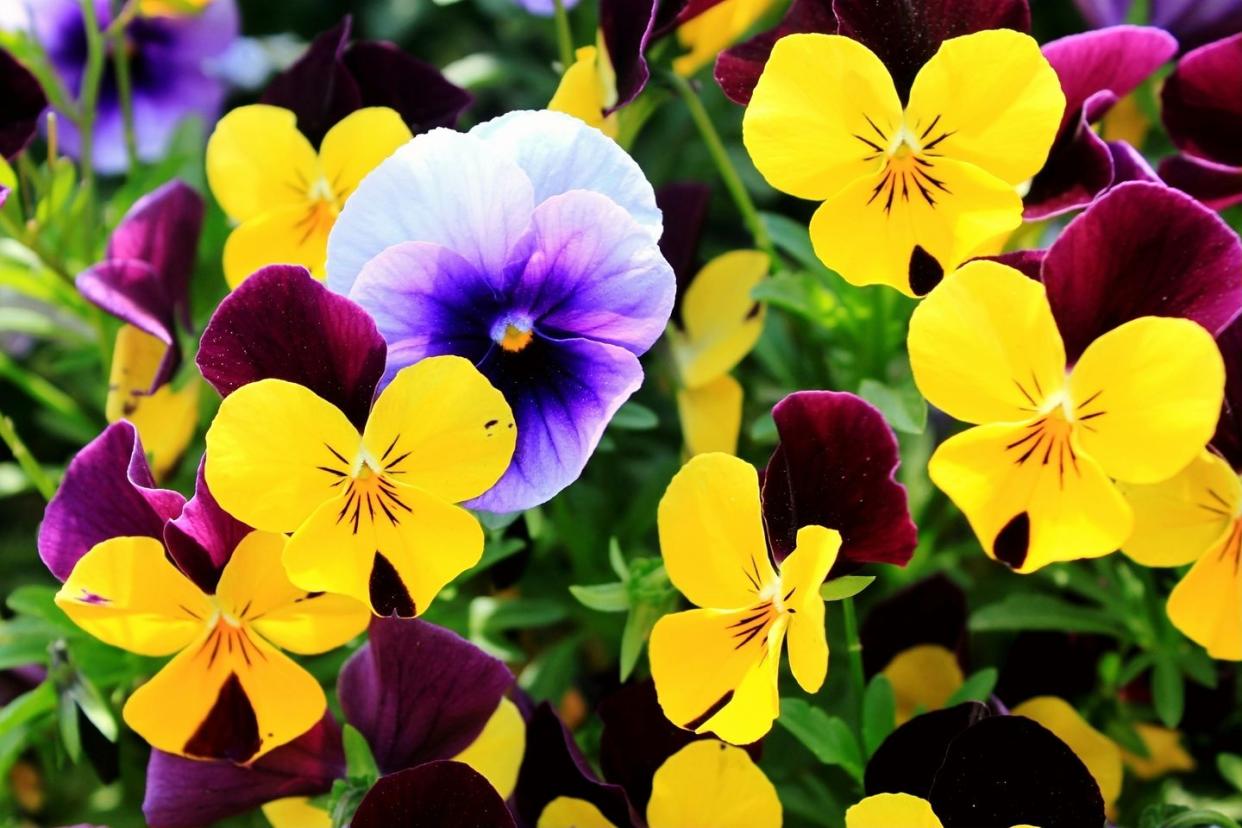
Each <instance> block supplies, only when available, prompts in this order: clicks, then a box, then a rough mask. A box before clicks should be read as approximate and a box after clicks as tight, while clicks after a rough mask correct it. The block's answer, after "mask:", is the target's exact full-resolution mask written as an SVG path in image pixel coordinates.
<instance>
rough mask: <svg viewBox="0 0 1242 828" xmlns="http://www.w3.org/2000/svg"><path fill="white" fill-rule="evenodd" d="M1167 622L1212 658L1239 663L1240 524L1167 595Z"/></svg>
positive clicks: (1241, 598)
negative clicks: (1170, 622) (1171, 623)
mask: <svg viewBox="0 0 1242 828" xmlns="http://www.w3.org/2000/svg"><path fill="white" fill-rule="evenodd" d="M1168 611H1169V620H1170V621H1172V622H1173V626H1175V627H1177V628H1178V629H1179V630H1181V631H1182V634H1183V635H1185V636H1186V637H1187V638H1189V639H1190V640H1191V641H1193V642H1195V643H1196V644H1199V645H1200V646H1202V647H1204V648H1205V649H1206V650H1207V651H1208V655H1210V656H1211V657H1212V658H1220V659H1227V660H1229V661H1242V522H1235V523H1234V525H1233V527H1232V529H1231V530H1230V531H1229V532H1228V533H1227V534H1226V535H1225V536H1224V537H1223V538H1221V539H1220V541H1218V542H1217V543H1216V544H1215V545H1213V546H1212V547H1211V548H1209V549H1208V551H1207V552H1205V553H1204V554H1203V555H1202V556H1201V557H1200V558H1199V560H1198V561H1196V562H1195V565H1194V566H1192V567H1191V568H1190V571H1189V572H1187V573H1186V577H1184V578H1182V580H1181V581H1180V582H1179V583H1178V585H1177V586H1175V587H1173V592H1172V593H1171V594H1170V595H1169V604H1168Z"/></svg>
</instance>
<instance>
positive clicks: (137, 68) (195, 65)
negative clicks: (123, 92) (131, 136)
mask: <svg viewBox="0 0 1242 828" xmlns="http://www.w3.org/2000/svg"><path fill="white" fill-rule="evenodd" d="M30 5H31V20H32V22H33V24H34V31H35V36H36V37H38V39H39V41H40V42H41V43H42V45H43V48H44V49H45V50H46V51H47V54H48V57H49V58H50V59H51V62H52V66H53V68H54V69H55V70H56V73H57V74H58V75H59V76H60V79H61V81H62V82H63V83H64V85H65V87H66V88H67V89H68V90H69V93H70V94H72V95H74V96H75V97H76V96H77V95H78V94H79V93H80V90H81V88H82V82H83V78H84V76H85V74H86V64H87V50H86V24H85V21H84V19H83V15H82V4H81V3H80V2H79V0H30ZM112 6H113V4H112V3H110V2H108V0H95V9H96V15H97V18H98V22H99V25H100V27H101V28H106V27H107V26H108V24H109V23H111V21H112ZM237 32H238V19H237V7H236V5H235V2H234V0H215V2H212V3H210V4H208V6H207V7H206V9H205V10H204V11H203V12H202V13H200V14H197V15H186V16H181V17H155V16H152V17H148V16H142V15H139V16H135V17H134V19H133V20H132V21H131V22H130V23H129V24H128V25H127V26H126V27H125V45H126V48H127V49H128V51H129V70H130V78H131V80H132V84H133V114H134V131H135V134H136V137H137V141H138V157H139V158H140V159H142V160H143V161H155V160H157V159H159V158H162V157H164V154H165V153H166V152H167V150H168V144H169V141H170V140H171V139H172V137H173V133H174V132H175V130H176V128H177V126H178V124H180V122H181V121H182V120H183V119H185V118H187V117H190V116H196V117H198V118H201V119H202V120H203V121H204V122H205V123H207V124H210V123H212V122H213V121H214V120H215V118H216V116H217V115H219V113H220V106H221V105H222V104H223V102H224V95H225V91H226V90H225V87H224V84H223V83H222V82H221V81H220V80H218V79H217V78H214V77H212V76H211V74H210V73H209V72H208V70H207V64H208V63H209V62H210V61H211V59H213V58H217V57H219V56H221V55H222V54H223V53H224V52H225V50H227V49H228V48H229V46H230V45H232V43H233V42H234V41H235V40H236V39H237ZM98 100H99V103H98V106H97V107H96V119H95V128H94V137H95V140H94V157H93V161H94V166H95V168H96V169H97V170H99V171H100V172H107V173H115V172H120V171H122V170H124V169H125V167H126V163H127V158H126V153H125V138H124V122H123V118H122V114H121V101H120V95H119V93H118V87H117V80H116V71H115V66H114V63H113V61H112V59H111V56H109V59H108V62H107V64H106V66H105V69H104V75H103V79H102V82H101V84H100V89H99V99H98ZM58 134H59V140H60V145H61V147H62V148H63V149H64V151H65V152H67V153H69V154H70V155H73V156H77V155H78V153H79V152H80V151H81V147H82V140H81V136H80V135H79V134H78V131H77V128H76V127H75V126H74V125H73V123H72V122H71V121H69V120H68V119H66V118H63V117H62V118H60V119H59V121H58Z"/></svg>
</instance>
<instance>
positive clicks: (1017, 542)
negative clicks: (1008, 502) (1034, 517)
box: [992, 512, 1031, 569]
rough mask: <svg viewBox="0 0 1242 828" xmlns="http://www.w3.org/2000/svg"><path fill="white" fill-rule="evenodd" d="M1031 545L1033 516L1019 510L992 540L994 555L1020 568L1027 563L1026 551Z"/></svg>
mask: <svg viewBox="0 0 1242 828" xmlns="http://www.w3.org/2000/svg"><path fill="white" fill-rule="evenodd" d="M1030 545H1031V516H1030V515H1029V514H1027V513H1026V512H1019V513H1018V514H1016V515H1014V516H1013V517H1012V518H1010V520H1009V522H1008V523H1006V524H1005V525H1004V527H1003V528H1002V529H1001V530H1000V531H999V532H997V533H996V540H994V541H992V556H993V557H994V558H996V560H998V561H1000V562H1001V563H1003V564H1005V565H1006V566H1008V567H1009V568H1010V569H1019V568H1021V566H1022V564H1024V563H1026V553H1027V551H1028V550H1029V549H1030Z"/></svg>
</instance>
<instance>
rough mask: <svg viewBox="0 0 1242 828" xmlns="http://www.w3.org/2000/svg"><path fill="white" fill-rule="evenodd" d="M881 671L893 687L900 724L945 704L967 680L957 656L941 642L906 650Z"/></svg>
mask: <svg viewBox="0 0 1242 828" xmlns="http://www.w3.org/2000/svg"><path fill="white" fill-rule="evenodd" d="M880 672H882V673H883V674H884V677H885V678H887V679H888V682H889V684H891V685H892V687H893V698H894V700H895V701H896V703H897V724H899V725H900V724H903V723H905V722H908V721H909V720H910V719H912V718H914V717H915V716H916V715H918V714H919V713H921V712H926V711H928V710H939V709H940V708H942V707H944V706H945V705H946V704H947V703H948V701H949V699H951V698H952V697H953V694H954V693H956V692H957V691H958V688H960V687H961V686H962V683H963V682H964V681H965V680H966V679H965V676H963V675H962V668H961V666H960V665H959V664H958V663H957V656H956V655H954V654H953V653H952V652H950V651H949V649H948V648H947V647H942V646H940V645H939V644H919V645H917V646H914V647H910V648H909V649H906V650H902V651H901V652H900V653H898V654H897V655H895V656H893V658H892V660H891V661H889V662H888V664H887V665H885V667H884V669H883V670H881V671H880Z"/></svg>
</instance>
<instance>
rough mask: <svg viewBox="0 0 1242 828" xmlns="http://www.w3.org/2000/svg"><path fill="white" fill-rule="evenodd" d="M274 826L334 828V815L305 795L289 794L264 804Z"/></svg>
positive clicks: (264, 812) (277, 827) (267, 816)
mask: <svg viewBox="0 0 1242 828" xmlns="http://www.w3.org/2000/svg"><path fill="white" fill-rule="evenodd" d="M263 816H264V817H266V818H267V821H268V822H269V823H270V824H271V826H272V828H332V815H331V814H329V813H328V812H327V811H325V810H324V809H323V808H317V807H316V806H314V805H312V804H311V801H310V798H309V797H305V796H289V797H285V798H284V799H277V800H274V801H272V802H269V803H267V804H266V805H264V806H263Z"/></svg>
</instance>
